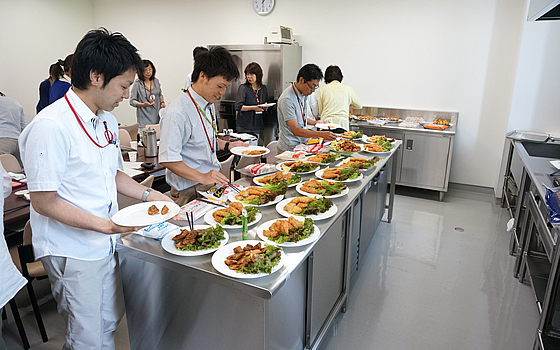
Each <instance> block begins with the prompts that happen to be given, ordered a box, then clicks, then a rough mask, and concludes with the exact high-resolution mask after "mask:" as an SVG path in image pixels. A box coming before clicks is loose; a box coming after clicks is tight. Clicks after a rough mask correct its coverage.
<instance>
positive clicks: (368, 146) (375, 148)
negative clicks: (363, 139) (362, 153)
mask: <svg viewBox="0 0 560 350" xmlns="http://www.w3.org/2000/svg"><path fill="white" fill-rule="evenodd" d="M365 147H366V150H368V151H370V152H383V148H382V147H381V146H380V145H378V144H376V143H368V144H366V145H365Z"/></svg>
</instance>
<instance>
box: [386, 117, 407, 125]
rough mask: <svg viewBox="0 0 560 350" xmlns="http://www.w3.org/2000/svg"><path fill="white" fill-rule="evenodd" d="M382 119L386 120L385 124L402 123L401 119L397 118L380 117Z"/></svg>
mask: <svg viewBox="0 0 560 350" xmlns="http://www.w3.org/2000/svg"><path fill="white" fill-rule="evenodd" d="M381 119H382V120H385V121H386V122H387V124H396V123H402V121H403V120H402V119H399V120H389V119H387V118H381Z"/></svg>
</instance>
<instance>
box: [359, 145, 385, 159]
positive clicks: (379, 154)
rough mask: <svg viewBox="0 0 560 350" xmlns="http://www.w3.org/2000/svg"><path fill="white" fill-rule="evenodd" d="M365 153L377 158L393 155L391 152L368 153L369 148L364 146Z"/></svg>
mask: <svg viewBox="0 0 560 350" xmlns="http://www.w3.org/2000/svg"><path fill="white" fill-rule="evenodd" d="M362 151H363V152H367V153H371V154H375V155H376V156H380V157H382V156H388V155H389V154H391V151H387V152H373V151H368V150H367V148H366V147H365V146H364V149H363V150H362Z"/></svg>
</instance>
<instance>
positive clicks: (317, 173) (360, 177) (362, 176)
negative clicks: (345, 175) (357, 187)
mask: <svg viewBox="0 0 560 350" xmlns="http://www.w3.org/2000/svg"><path fill="white" fill-rule="evenodd" d="M325 169H328V168H325ZM325 169H321V170H319V171H317V172H316V173H315V176H317V177H318V178H319V179H321V180H327V181H338V180H333V179H325V178H323V177H321V176H322V175H323V171H324V170H325ZM363 178H364V174H362V173H360V175H359V176H358V177H357V178H355V179H351V180H344V181H342V182H344V183H348V182H356V181H360V180H361V179H363Z"/></svg>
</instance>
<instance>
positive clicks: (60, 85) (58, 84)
mask: <svg viewBox="0 0 560 350" xmlns="http://www.w3.org/2000/svg"><path fill="white" fill-rule="evenodd" d="M73 57H74V54H69V55H68V56H66V58H65V59H64V61H62V60H58V64H59V65H60V66H62V67H64V76H56V77H55V78H56V80H55V81H54V82H53V83H52V85H51V88H50V91H49V104H51V103H53V102H54V101H56V100H58V99H60V98H62V97H63V96H64V95H66V92H67V91H68V89H70V87H71V86H72V80H71V77H72V58H73Z"/></svg>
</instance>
